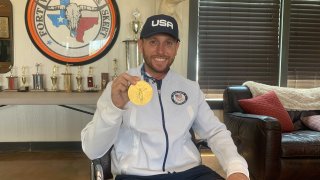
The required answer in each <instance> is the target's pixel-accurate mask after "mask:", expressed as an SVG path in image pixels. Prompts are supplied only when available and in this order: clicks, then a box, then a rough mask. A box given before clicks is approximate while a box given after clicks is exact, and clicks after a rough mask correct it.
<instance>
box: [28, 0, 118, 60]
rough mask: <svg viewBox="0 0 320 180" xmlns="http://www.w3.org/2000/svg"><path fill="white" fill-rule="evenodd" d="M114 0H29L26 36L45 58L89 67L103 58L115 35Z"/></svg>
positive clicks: (116, 16) (116, 34)
mask: <svg viewBox="0 0 320 180" xmlns="http://www.w3.org/2000/svg"><path fill="white" fill-rule="evenodd" d="M119 18H120V16H119V10H118V7H117V4H116V2H115V0H29V1H28V3H27V6H26V10H25V21H26V27H27V30H28V34H29V37H30V38H31V40H32V42H33V43H34V45H35V46H36V47H37V48H38V49H39V51H40V52H41V53H43V54H44V55H45V56H47V57H48V58H50V59H52V60H54V61H56V62H58V63H61V64H66V63H70V64H88V63H91V62H93V61H95V60H97V59H99V58H101V57H102V56H103V55H105V54H106V53H107V52H108V51H109V50H110V49H111V47H112V46H113V44H114V43H115V41H116V38H117V36H118V31H119V22H120V19H119Z"/></svg>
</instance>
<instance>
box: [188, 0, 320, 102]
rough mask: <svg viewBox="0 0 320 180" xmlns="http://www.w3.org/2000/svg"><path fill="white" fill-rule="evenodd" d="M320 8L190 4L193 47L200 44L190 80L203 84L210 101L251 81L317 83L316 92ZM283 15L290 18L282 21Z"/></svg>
mask: <svg viewBox="0 0 320 180" xmlns="http://www.w3.org/2000/svg"><path fill="white" fill-rule="evenodd" d="M319 2H320V0H291V1H288V0H286V1H283V2H282V1H281V0H198V1H190V32H189V42H197V43H189V64H188V78H190V79H193V80H197V81H198V82H199V84H200V87H201V89H202V90H203V91H204V92H205V93H206V94H210V95H211V96H208V98H212V97H213V98H221V97H222V96H221V94H222V92H223V90H224V89H225V88H226V87H227V86H230V85H241V84H242V83H243V82H245V81H249V80H250V81H256V82H260V83H265V84H269V85H279V84H281V85H287V83H288V86H289V87H301V86H302V84H303V83H304V84H305V82H307V83H308V84H309V83H310V82H309V81H310V80H312V82H313V84H312V86H314V85H315V84H316V83H315V82H317V81H314V79H316V78H318V79H319V77H320V71H319V70H320V69H319V68H320V58H319V56H320V43H319V42H320V41H319V39H320V31H319V29H320V27H319V26H320V17H319V16H320V6H319ZM282 4H283V5H282ZM194 9H196V10H194ZM290 10H291V11H290ZM193 12H196V13H194V14H193ZM283 12H289V13H288V18H286V19H282V16H280V15H281V14H282V13H283ZM290 19H291V21H290ZM283 21H290V22H283ZM194 22H196V24H197V26H194V24H195V23H194ZM281 22H282V23H281ZM280 24H284V25H288V26H290V27H289V28H287V29H288V30H286V28H285V27H281V25H280ZM281 30H282V34H281V33H280V32H281ZM289 30H290V32H287V31H289ZM284 37H287V40H286V39H285V38H284ZM282 44H289V45H285V46H281V45H282ZM285 53H287V56H284V55H282V54H285ZM281 57H282V58H283V59H282V60H280V59H281ZM281 63H282V64H281ZM284 63H285V64H284ZM192 67H196V68H192ZM287 80H288V82H287ZM280 81H281V82H280ZM298 81H300V82H299V83H297V82H298ZM283 82H284V83H283ZM317 83H318V84H319V85H320V81H319V82H317ZM309 85H310V84H309ZM304 87H305V86H304ZM212 95H213V96H212Z"/></svg>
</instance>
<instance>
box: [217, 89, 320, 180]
mask: <svg viewBox="0 0 320 180" xmlns="http://www.w3.org/2000/svg"><path fill="white" fill-rule="evenodd" d="M247 98H252V95H251V92H250V90H249V89H248V88H247V87H246V86H234V87H228V88H227V89H226V90H225V91H224V97H223V105H224V122H225V124H226V126H227V128H228V129H229V130H230V131H231V133H232V138H233V140H234V142H235V144H236V146H237V147H238V151H239V153H240V154H241V155H242V156H243V157H244V158H245V159H246V160H247V162H248V166H249V172H250V178H251V179H252V180H277V179H288V180H294V179H299V180H304V179H306V180H309V179H320V132H318V131H313V130H310V129H308V128H307V127H305V126H304V125H303V124H302V123H301V122H300V117H301V116H308V115H311V114H320V111H289V112H288V113H289V115H290V117H291V119H292V121H293V123H294V126H295V131H293V132H290V133H281V127H280V124H279V122H278V121H277V119H275V118H273V117H269V116H261V115H254V114H246V113H245V112H244V111H243V110H242V109H241V107H240V105H239V103H238V100H239V99H247Z"/></svg>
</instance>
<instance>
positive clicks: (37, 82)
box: [32, 63, 44, 91]
mask: <svg viewBox="0 0 320 180" xmlns="http://www.w3.org/2000/svg"><path fill="white" fill-rule="evenodd" d="M40 65H41V64H40V63H36V68H37V72H36V74H32V76H33V90H35V91H44V88H43V74H40V73H39V67H40Z"/></svg>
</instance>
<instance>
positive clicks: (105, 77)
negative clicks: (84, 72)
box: [101, 73, 109, 90]
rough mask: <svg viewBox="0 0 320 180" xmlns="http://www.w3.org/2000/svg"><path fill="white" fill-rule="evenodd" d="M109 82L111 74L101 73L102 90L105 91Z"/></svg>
mask: <svg viewBox="0 0 320 180" xmlns="http://www.w3.org/2000/svg"><path fill="white" fill-rule="evenodd" d="M108 82H109V73H101V90H104V89H105V88H106V86H107V84H108Z"/></svg>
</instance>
